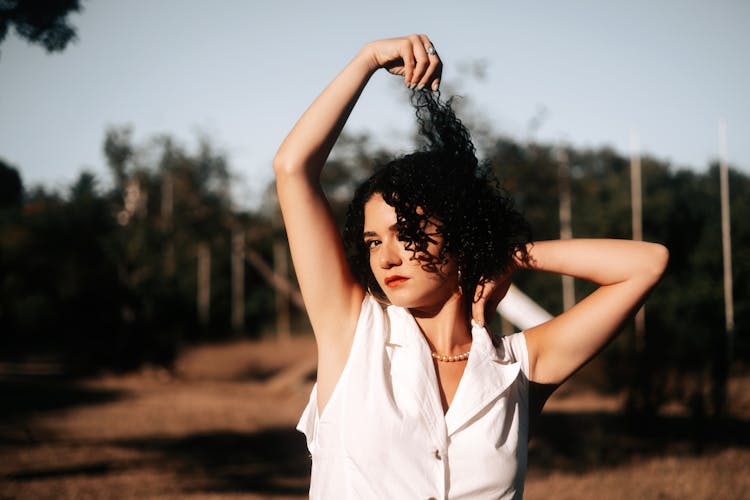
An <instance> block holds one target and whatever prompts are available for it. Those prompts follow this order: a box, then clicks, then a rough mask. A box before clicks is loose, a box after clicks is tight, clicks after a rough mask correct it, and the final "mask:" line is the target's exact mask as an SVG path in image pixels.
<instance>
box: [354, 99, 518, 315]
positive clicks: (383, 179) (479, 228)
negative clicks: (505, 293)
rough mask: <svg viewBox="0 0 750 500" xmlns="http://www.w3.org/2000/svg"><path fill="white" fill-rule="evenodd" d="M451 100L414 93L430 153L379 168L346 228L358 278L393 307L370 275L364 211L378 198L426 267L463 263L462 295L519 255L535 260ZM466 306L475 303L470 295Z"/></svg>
mask: <svg viewBox="0 0 750 500" xmlns="http://www.w3.org/2000/svg"><path fill="white" fill-rule="evenodd" d="M452 100H453V99H452V98H451V99H449V100H448V101H441V99H440V95H439V94H437V93H432V92H430V91H427V90H422V91H414V92H413V93H412V98H411V101H412V105H413V106H414V107H415V109H416V116H417V123H418V125H419V135H420V136H421V138H422V139H423V141H424V147H423V148H422V149H420V150H419V151H416V152H414V153H411V154H407V155H405V156H402V157H400V158H396V159H394V160H392V161H390V162H389V163H387V164H385V165H384V166H382V167H380V168H379V169H378V170H377V171H376V172H375V173H374V174H373V175H372V176H371V177H370V178H369V179H367V180H366V181H365V182H364V183H362V185H360V187H359V188H358V189H357V190H356V192H355V194H354V198H353V199H352V201H351V204H350V205H349V209H348V211H347V215H346V223H345V226H344V234H343V240H344V247H345V249H346V255H347V260H348V262H349V266H350V268H351V272H352V274H353V276H354V277H355V279H356V280H357V281H358V282H359V284H360V285H361V286H362V287H363V288H364V289H365V290H369V291H370V293H372V294H373V295H374V296H375V297H377V298H379V299H381V300H387V299H386V296H385V294H384V293H383V290H382V289H381V288H380V286H379V285H378V283H377V281H376V280H375V277H374V275H373V273H372V269H371V268H370V261H369V250H368V248H367V245H365V243H364V240H363V237H362V236H363V231H364V206H365V203H367V201H368V200H369V199H370V198H371V197H372V196H373V195H374V194H376V193H379V194H380V195H382V196H383V199H384V200H385V202H386V203H387V204H388V205H391V206H392V207H394V208H395V210H396V218H397V228H398V232H399V239H401V240H403V241H405V242H406V248H407V249H408V250H411V251H412V252H413V253H414V256H415V258H417V259H419V260H420V261H421V262H422V267H423V269H425V270H427V271H431V272H439V269H440V267H441V264H442V263H444V262H446V261H447V258H448V256H450V257H451V258H453V259H455V260H456V263H457V265H458V269H459V271H460V276H461V281H460V285H461V288H462V289H463V290H472V291H473V290H474V289H475V288H476V286H477V285H478V284H483V283H485V282H486V281H487V280H488V279H491V278H492V277H496V276H498V275H499V274H500V273H502V272H504V271H506V270H507V269H508V267H509V266H511V265H512V264H513V258H514V256H519V257H520V258H521V259H522V260H525V259H527V258H528V256H527V254H526V244H527V243H528V242H529V241H531V229H530V227H529V224H528V223H527V222H526V220H525V219H524V217H523V216H522V215H521V214H520V213H519V212H518V211H517V210H516V209H514V208H513V202H512V200H511V199H510V198H509V197H508V196H506V195H505V193H504V192H503V191H502V190H501V189H500V187H499V183H498V181H497V179H496V178H495V177H494V175H493V173H492V171H491V169H490V168H489V166H488V165H487V164H483V163H480V162H479V161H478V160H477V157H476V152H475V148H474V144H473V143H472V141H471V137H470V136H469V132H468V130H466V127H465V126H464V125H463V124H462V123H461V121H460V120H459V119H458V118H457V117H456V115H455V113H454V112H453V109H452V107H451V102H452ZM430 223H431V224H435V225H436V227H437V232H438V233H439V234H440V235H441V236H442V237H443V242H444V243H443V246H442V247H441V249H440V251H439V254H438V255H431V254H430V253H429V252H428V251H427V248H428V243H430V242H431V241H434V240H431V235H430V234H428V233H426V232H425V228H427V227H430V225H429V224H430ZM466 298H467V305H468V304H470V303H471V302H470V301H471V300H472V298H473V296H472V294H466Z"/></svg>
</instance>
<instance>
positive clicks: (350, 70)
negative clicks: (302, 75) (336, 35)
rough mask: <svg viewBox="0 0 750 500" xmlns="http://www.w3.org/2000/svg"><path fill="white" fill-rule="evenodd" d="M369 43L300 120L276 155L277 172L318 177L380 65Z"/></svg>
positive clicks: (312, 177)
mask: <svg viewBox="0 0 750 500" xmlns="http://www.w3.org/2000/svg"><path fill="white" fill-rule="evenodd" d="M366 49H367V46H366V47H365V48H363V49H362V50H360V51H359V53H358V54H357V55H356V56H355V57H354V59H353V60H352V61H351V62H350V63H349V64H348V65H347V66H346V67H345V68H344V69H343V71H341V73H339V75H338V76H337V77H336V78H335V79H334V80H333V81H332V82H331V83H330V84H329V85H328V87H326V89H325V90H324V91H323V92H322V93H321V94H320V96H318V98H317V99H316V100H315V101H314V102H313V103H312V104H311V105H310V107H309V108H308V109H307V111H305V113H304V114H303V115H302V117H301V118H300V119H299V121H297V123H296V125H295V126H294V128H292V131H291V132H289V135H288V136H287V137H286V139H285V140H284V142H283V143H282V144H281V147H279V151H278V152H277V154H276V157H275V158H274V170H275V171H276V175H277V176H279V175H282V174H300V173H303V174H305V175H306V176H308V177H309V178H310V179H315V180H317V179H318V177H319V176H320V171H321V169H322V168H323V165H324V164H325V161H326V158H327V157H328V154H329V153H330V151H331V149H332V148H333V145H334V144H335V142H336V139H337V138H338V136H339V134H340V133H341V130H342V129H343V127H344V124H345V123H346V120H347V119H348V118H349V114H350V113H351V111H352V109H353V108H354V105H355V104H356V102H357V100H358V99H359V96H360V94H361V92H362V90H363V89H364V87H365V85H367V82H368V80H369V79H370V76H372V74H373V73H374V72H375V70H376V69H377V67H378V66H377V64H376V63H375V62H374V61H373V59H372V57H371V55H370V54H369V53H368V52H367V50H366Z"/></svg>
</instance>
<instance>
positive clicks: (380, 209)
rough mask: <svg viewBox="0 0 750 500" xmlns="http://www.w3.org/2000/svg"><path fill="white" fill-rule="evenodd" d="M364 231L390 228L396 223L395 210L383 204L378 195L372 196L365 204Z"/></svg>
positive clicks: (381, 197) (380, 196)
mask: <svg viewBox="0 0 750 500" xmlns="http://www.w3.org/2000/svg"><path fill="white" fill-rule="evenodd" d="M364 212H365V221H364V226H365V231H368V230H370V231H373V230H377V229H382V228H390V227H391V226H393V225H394V224H395V223H396V220H397V217H396V209H395V208H393V207H392V206H390V205H389V204H387V203H386V202H385V200H384V199H383V196H382V195H381V194H380V193H375V194H373V195H372V196H371V197H370V199H369V200H367V203H365V210H364Z"/></svg>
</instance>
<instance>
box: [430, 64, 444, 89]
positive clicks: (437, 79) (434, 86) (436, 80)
mask: <svg viewBox="0 0 750 500" xmlns="http://www.w3.org/2000/svg"><path fill="white" fill-rule="evenodd" d="M442 76H443V63H442V62H441V63H440V66H439V67H438V70H437V76H436V77H435V78H433V80H432V86H431V87H430V88H431V89H432V91H433V92H437V91H438V90H439V89H440V79H441V78H442Z"/></svg>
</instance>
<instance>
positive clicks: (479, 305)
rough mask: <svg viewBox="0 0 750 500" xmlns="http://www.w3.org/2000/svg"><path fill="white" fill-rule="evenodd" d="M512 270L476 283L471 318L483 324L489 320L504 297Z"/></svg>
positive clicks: (508, 286)
mask: <svg viewBox="0 0 750 500" xmlns="http://www.w3.org/2000/svg"><path fill="white" fill-rule="evenodd" d="M512 276H513V270H510V271H508V272H505V273H503V274H502V275H500V276H498V277H497V278H495V279H492V280H489V281H487V282H486V283H484V284H481V283H480V284H479V285H477V288H476V290H475V291H474V301H473V303H472V306H471V319H472V320H474V321H475V322H477V323H479V324H480V325H482V326H484V325H486V324H487V323H489V322H490V320H491V319H492V315H493V314H494V313H495V310H496V309H497V305H498V304H499V303H500V301H501V300H503V298H504V297H505V294H506V293H508V289H509V288H510V279H511V277H512Z"/></svg>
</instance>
